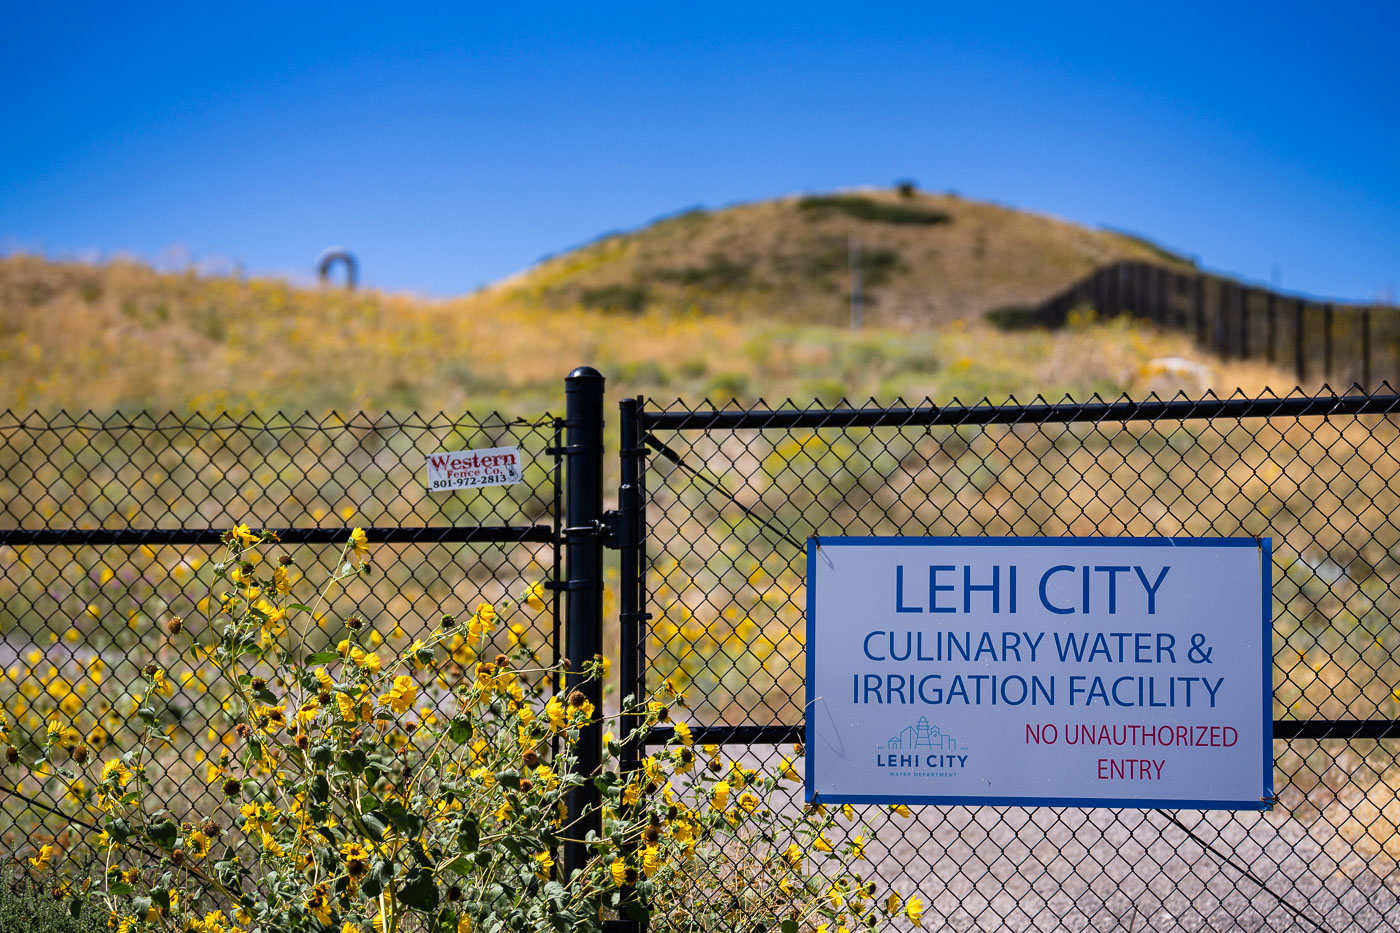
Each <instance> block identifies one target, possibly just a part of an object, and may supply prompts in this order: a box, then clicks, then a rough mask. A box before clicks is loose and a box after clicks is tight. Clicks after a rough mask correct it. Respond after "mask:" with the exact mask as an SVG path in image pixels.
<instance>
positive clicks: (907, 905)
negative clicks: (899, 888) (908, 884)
mask: <svg viewBox="0 0 1400 933" xmlns="http://www.w3.org/2000/svg"><path fill="white" fill-rule="evenodd" d="M904 915H905V916H906V917H908V918H909V919H910V920H912V921H913V922H914V923H915V924H916V925H917V924H920V923H922V922H923V917H924V902H923V901H922V900H920V899H919V898H917V897H911V898H909V900H907V901H905V902H904Z"/></svg>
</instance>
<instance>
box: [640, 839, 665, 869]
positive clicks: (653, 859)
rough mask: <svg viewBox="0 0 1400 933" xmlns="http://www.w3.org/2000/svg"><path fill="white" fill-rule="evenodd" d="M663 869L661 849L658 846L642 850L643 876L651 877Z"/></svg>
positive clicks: (646, 847)
mask: <svg viewBox="0 0 1400 933" xmlns="http://www.w3.org/2000/svg"><path fill="white" fill-rule="evenodd" d="M660 867H661V849H660V848H658V847H657V846H654V845H653V846H645V847H643V849H642V874H644V875H650V874H651V873H652V872H654V871H656V870H657V869H658V868H660Z"/></svg>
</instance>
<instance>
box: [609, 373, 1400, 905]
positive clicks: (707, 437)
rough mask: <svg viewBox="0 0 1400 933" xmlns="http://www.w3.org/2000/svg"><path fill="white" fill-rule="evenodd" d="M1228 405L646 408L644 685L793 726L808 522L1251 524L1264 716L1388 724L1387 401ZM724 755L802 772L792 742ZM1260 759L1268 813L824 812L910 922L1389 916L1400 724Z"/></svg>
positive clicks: (1399, 882)
mask: <svg viewBox="0 0 1400 933" xmlns="http://www.w3.org/2000/svg"><path fill="white" fill-rule="evenodd" d="M1384 390H1385V392H1386V393H1390V391H1391V390H1390V389H1389V387H1384ZM1325 398H1327V399H1334V398H1335V396H1331V395H1330V394H1329V395H1327V396H1325ZM1154 401H1156V400H1155V399H1154ZM1264 401H1266V402H1267V401H1270V399H1267V398H1266V399H1265V400H1264ZM1241 402H1246V403H1247V402H1249V400H1248V399H1245V398H1244V397H1243V396H1239V395H1237V396H1234V397H1232V399H1231V400H1216V399H1214V398H1210V399H1203V400H1199V401H1196V402H1186V401H1185V400H1182V401H1178V402H1175V403H1173V404H1174V405H1175V407H1174V408H1173V407H1172V406H1167V405H1163V406H1161V407H1160V408H1159V409H1158V413H1156V414H1153V415H1152V416H1150V417H1147V416H1144V415H1142V414H1140V413H1138V414H1135V413H1134V412H1141V411H1143V409H1141V408H1139V407H1134V405H1133V404H1132V403H1124V404H1123V405H1120V406H1112V405H1105V404H1104V403H1102V401H1101V400H1098V399H1095V400H1093V401H1092V402H1091V403H1089V404H1086V405H1077V404H1075V403H1072V402H1068V401H1067V402H1065V403H1062V404H1059V405H1056V406H1046V405H1044V404H1043V403H1041V400H1037V404H1036V405H1033V406H1026V407H1022V406H1018V405H1014V404H1013V405H1008V406H1000V407H995V408H993V407H992V406H988V405H982V406H976V407H972V408H956V407H955V408H945V409H938V408H937V407H936V406H934V405H933V404H932V403H931V402H928V401H927V400H925V402H924V403H923V404H922V405H921V406H914V407H913V408H907V407H905V406H904V403H903V402H900V403H898V407H897V408H895V409H878V408H874V407H871V408H865V409H861V411H862V412H863V413H865V414H867V415H870V416H871V417H869V418H867V419H866V420H865V423H866V424H872V423H876V422H878V423H880V424H882V425H883V426H872V427H865V426H852V425H855V424H859V423H860V419H859V418H853V417H851V414H852V407H851V406H849V405H847V404H846V403H844V402H843V403H841V404H840V405H838V406H836V407H835V408H831V409H829V408H826V407H825V406H822V405H821V404H820V403H819V402H817V403H814V404H813V405H811V406H808V407H799V406H797V405H795V404H793V403H791V402H788V403H786V404H785V405H783V406H779V407H778V408H777V409H775V410H772V411H768V410H766V408H765V407H764V406H762V405H760V406H759V407H758V408H755V409H750V410H748V412H747V413H746V414H742V416H741V417H736V418H733V419H731V420H730V422H728V423H721V424H718V426H716V423H717V422H714V421H712V422H711V423H710V426H703V425H704V423H705V417H704V416H705V415H706V414H707V413H713V412H719V411H727V412H730V413H734V412H741V411H742V410H741V409H738V408H737V407H735V406H733V405H731V406H728V407H720V406H715V405H713V404H710V403H705V404H702V405H700V406H694V407H691V406H687V405H685V404H683V403H681V402H679V401H677V402H675V403H671V404H658V403H655V402H648V403H647V405H646V406H644V408H643V413H642V425H643V427H644V428H647V429H649V431H650V433H649V434H648V437H647V440H648V444H649V446H650V447H651V449H652V451H653V455H652V456H651V457H650V458H649V459H648V463H647V475H646V486H645V488H646V490H647V500H646V510H647V515H646V521H647V529H648V530H647V539H646V549H647V558H648V565H647V569H646V574H645V589H646V593H647V600H648V602H647V606H646V608H647V609H648V610H649V611H650V612H651V613H652V615H653V618H652V620H651V621H650V623H649V628H648V630H647V633H646V635H645V638H644V644H643V645H642V650H643V652H644V656H645V659H646V660H645V669H646V677H647V679H648V681H649V682H650V683H652V684H655V683H659V682H660V680H661V679H662V678H665V677H671V678H674V679H676V680H678V681H680V682H681V683H683V684H685V685H686V688H687V691H688V693H689V697H690V701H689V702H690V716H691V717H692V721H693V722H695V723H696V724H698V725H701V726H719V725H724V726H766V727H790V728H789V729H786V730H785V729H782V728H778V729H776V730H773V729H770V730H768V731H769V733H770V734H771V733H772V732H774V731H776V732H777V733H778V734H786V735H788V736H790V738H789V740H791V738H795V737H796V736H797V735H799V734H800V732H799V728H798V727H800V726H801V724H802V704H803V672H804V663H805V660H804V646H803V634H804V632H805V606H806V593H805V578H804V577H805V544H804V542H805V540H806V538H807V537H808V536H810V535H908V536H914V535H919V536H922V535H928V536H959V535H961V536H1013V535H1014V536H1050V537H1057V536H1085V537H1088V536H1101V537H1112V536H1143V537H1149V536H1152V537H1155V536H1168V537H1169V536H1263V535H1269V536H1272V537H1273V541H1274V548H1273V555H1274V580H1275V583H1274V592H1273V595H1274V601H1273V619H1274V640H1273V662H1274V663H1273V690H1274V717H1275V719H1276V721H1278V722H1279V723H1280V724H1287V723H1294V724H1297V723H1302V724H1312V725H1315V726H1318V727H1319V728H1318V729H1314V731H1313V732H1312V733H1310V734H1313V735H1322V736H1326V735H1328V734H1329V730H1330V732H1331V734H1335V735H1348V734H1351V733H1350V732H1348V731H1347V730H1346V729H1344V728H1343V726H1342V724H1341V723H1338V722H1337V721H1339V720H1344V721H1353V720H1365V721H1367V722H1368V724H1370V725H1372V726H1375V725H1381V726H1386V725H1388V724H1389V723H1390V722H1391V721H1392V720H1395V719H1396V717H1397V712H1400V689H1397V685H1400V654H1398V652H1400V631H1397V628H1396V626H1395V624H1394V622H1393V620H1394V619H1395V618H1396V615H1397V611H1400V584H1398V583H1397V579H1398V578H1400V518H1397V512H1398V507H1400V480H1398V479H1397V473H1400V452H1397V451H1400V448H1397V446H1396V441H1397V439H1400V417H1397V415H1396V414H1391V413H1390V412H1392V411H1394V412H1397V413H1400V399H1397V398H1396V397H1395V396H1394V395H1393V394H1386V395H1377V396H1374V397H1372V398H1370V399H1369V400H1367V404H1368V405H1369V407H1366V406H1362V408H1365V410H1367V411H1371V412H1379V413H1375V414H1317V415H1278V414H1274V415H1271V416H1267V417H1262V416H1250V415H1248V414H1241V413H1239V412H1247V411H1248V410H1249V407H1248V405H1246V406H1245V407H1244V408H1241V407H1240V406H1239V404H1238V403H1241ZM1232 406H1233V407H1232ZM1338 407H1339V408H1340V406H1338ZM1362 408H1356V409H1355V410H1362ZM1310 410H1321V409H1316V407H1315V408H1314V409H1310ZM687 412H690V413H692V414H695V415H698V416H700V417H696V418H692V419H690V423H691V424H692V425H698V426H693V427H689V428H687V427H685V426H684V423H683V422H684V421H685V415H686V413H687ZM958 412H963V413H964V415H965V416H964V417H960V416H959V415H958ZM1232 412H1236V413H1234V414H1232ZM678 417H679V418H681V421H677V420H676V419H677V418H678ZM668 418H669V419H670V420H669V421H668V420H667V419H668ZM901 419H905V420H904V421H903V422H901ZM921 422H922V423H921ZM960 422H963V423H960ZM987 422H993V423H987ZM829 423H834V424H837V425H845V426H826V427H824V426H822V425H823V424H829ZM799 424H800V425H801V426H800V427H799V426H796V425H799ZM624 650H626V649H625V648H624ZM1334 726H1335V728H1334ZM1277 731H1279V732H1286V730H1284V729H1279V730H1277ZM1298 731H1299V730H1294V732H1295V733H1297V732H1298ZM1392 734H1393V733H1392ZM723 751H724V753H725V754H727V755H729V756H731V757H733V758H735V759H738V760H745V761H754V762H763V763H764V764H765V765H767V766H769V768H770V769H771V768H773V767H774V766H775V765H777V763H778V761H779V759H780V757H782V756H786V757H788V758H790V759H791V760H793V761H794V762H796V764H797V771H798V772H801V770H802V765H801V760H800V758H797V757H794V752H795V751H796V750H795V749H793V748H791V747H787V746H775V745H772V744H762V743H760V742H754V743H753V744H748V745H729V746H725V747H724V749H723ZM1274 762H1275V787H1276V788H1277V789H1278V801H1277V805H1276V806H1275V807H1274V809H1273V810H1272V811H1270V812H1264V813H1252V812H1229V811H1194V810H1189V811H1188V810H1181V811H1163V810H1132V809H1116V808H1087V809H1086V808H1060V807H992V806H987V807H967V806H949V807H916V808H913V812H912V814H911V815H909V816H908V817H902V816H900V815H898V814H896V813H893V812H891V811H890V810H888V809H886V808H881V807H872V806H865V807H855V808H854V810H853V812H851V817H850V819H844V818H843V819H839V820H838V825H840V826H845V827H849V829H848V831H847V833H848V838H849V837H850V835H852V834H854V833H857V832H863V833H864V834H865V835H866V848H865V853H866V857H867V859H868V861H869V865H868V867H867V876H868V877H871V878H878V879H879V880H880V881H881V882H882V883H883V885H884V886H886V887H887V888H888V889H893V890H896V891H898V892H900V893H901V894H904V895H908V894H911V893H914V892H917V893H918V894H919V895H920V896H921V897H922V898H923V899H924V900H925V901H926V902H927V903H928V904H929V907H928V910H927V912H926V914H925V917H924V925H925V926H926V927H932V928H948V929H954V930H974V929H976V930H1001V929H1007V930H1052V929H1053V930H1058V929H1070V930H1118V929H1134V928H1136V929H1143V928H1150V929H1186V930H1256V929H1279V930H1293V929H1297V930H1319V929H1322V930H1383V929H1395V928H1397V927H1400V796H1398V795H1397V791H1398V789H1400V740H1396V739H1389V738H1382V739H1361V740H1358V739H1352V740H1346V739H1336V738H1325V737H1324V738H1316V737H1312V738H1289V739H1283V740H1278V741H1276V742H1275V744H1274ZM788 805H789V806H792V807H796V806H800V787H798V788H796V789H794V790H792V791H791V793H790V799H789V801H788ZM839 848H840V845H839V844H838V850H839ZM696 883H697V887H698V888H705V887H707V886H709V887H711V888H713V887H714V884H715V879H702V878H697V879H696ZM901 922H903V921H901Z"/></svg>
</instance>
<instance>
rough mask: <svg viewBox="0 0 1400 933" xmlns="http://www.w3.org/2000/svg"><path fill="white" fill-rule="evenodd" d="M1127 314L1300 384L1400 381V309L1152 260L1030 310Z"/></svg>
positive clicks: (1051, 314)
mask: <svg viewBox="0 0 1400 933" xmlns="http://www.w3.org/2000/svg"><path fill="white" fill-rule="evenodd" d="M1086 309H1093V310H1094V311H1095V312H1096V313H1097V314H1098V315H1099V316H1101V317H1116V316H1118V315H1120V314H1131V315H1133V316H1134V317H1138V318H1143V319H1145V320H1150V321H1152V322H1154V323H1156V324H1158V325H1159V326H1161V327H1167V328H1171V329H1174V330H1179V331H1185V332H1187V333H1190V334H1192V335H1193V336H1194V337H1195V338H1196V342H1197V343H1199V344H1200V345H1201V346H1202V347H1205V348H1208V349H1210V350H1212V351H1214V352H1215V353H1217V354H1219V355H1220V356H1221V357H1224V358H1226V359H1260V360H1267V361H1268V362H1270V363H1274V364H1277V365H1279V366H1284V367H1288V368H1291V369H1292V370H1293V371H1294V373H1296V375H1297V379H1298V385H1300V386H1304V387H1307V386H1310V385H1311V386H1314V387H1315V386H1317V385H1319V384H1327V385H1330V386H1332V387H1333V388H1334V389H1342V388H1348V389H1349V390H1350V389H1351V387H1354V386H1359V387H1361V388H1362V389H1365V390H1367V391H1369V390H1371V389H1373V388H1374V387H1375V386H1376V385H1378V384H1379V383H1381V382H1383V381H1384V382H1388V383H1390V384H1391V385H1400V308H1396V307H1394V306H1366V305H1354V304H1340V303H1336V302H1321V301H1314V300H1312V299H1308V298H1303V297H1299V296H1296V295H1284V294H1280V293H1278V292H1274V291H1271V290H1269V289H1264V288H1256V287H1253V286H1249V285H1242V284H1241V283H1239V282H1237V281H1233V280H1231V279H1226V278H1221V277H1219V276H1214V275H1207V274H1204V273H1199V272H1189V271H1181V270H1178V269H1173V268H1169V267H1167V266H1160V265H1156V264H1154V263H1147V262H1119V263H1114V264H1112V265H1108V266H1104V267H1102V268H1100V269H1098V270H1097V271H1095V272H1094V273H1093V274H1092V275H1089V276H1086V277H1085V278H1083V279H1080V280H1079V281H1078V282H1075V283H1074V284H1073V285H1071V286H1070V287H1069V288H1067V289H1065V290H1064V291H1062V292H1060V293H1059V294H1057V295H1055V296H1053V297H1052V298H1050V299H1048V300H1047V301H1045V302H1044V303H1042V304H1041V305H1039V306H1038V307H1036V308H1034V309H1033V311H1032V317H1033V320H1034V321H1035V322H1036V323H1038V324H1042V325H1044V326H1047V327H1060V326H1063V325H1064V324H1065V323H1066V322H1067V321H1068V319H1069V316H1070V314H1071V312H1074V311H1076V310H1080V311H1082V310H1086Z"/></svg>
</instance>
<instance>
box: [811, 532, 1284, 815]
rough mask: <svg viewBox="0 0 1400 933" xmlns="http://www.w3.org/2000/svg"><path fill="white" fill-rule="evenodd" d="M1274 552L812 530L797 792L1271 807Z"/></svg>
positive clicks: (1205, 541)
mask: <svg viewBox="0 0 1400 933" xmlns="http://www.w3.org/2000/svg"><path fill="white" fill-rule="evenodd" d="M1270 546H1271V543H1270V539H1268V538H1264V539H1261V540H1258V541H1256V540H1255V539H1253V538H1248V539H1241V538H1191V539H1181V538H1177V539H1167V538H1118V539H1113V538H813V539H811V540H810V541H809V542H808V547H807V717H806V718H807V761H806V765H807V782H806V789H807V799H808V800H809V801H810V800H812V799H813V798H814V797H815V798H817V799H819V800H821V801H824V802H827V803H882V804H891V803H942V804H998V805H1035V806H1115V807H1143V808H1151V807H1185V808H1197V809H1230V810H1264V809H1268V808H1269V807H1270V806H1271V798H1272V796H1273V719H1272V687H1271V677H1270V662H1271V651H1272V644H1273V632H1272V625H1271V620H1270V610H1271V606H1272V597H1271V585H1272V581H1271V574H1270V568H1271V558H1270Z"/></svg>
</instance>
